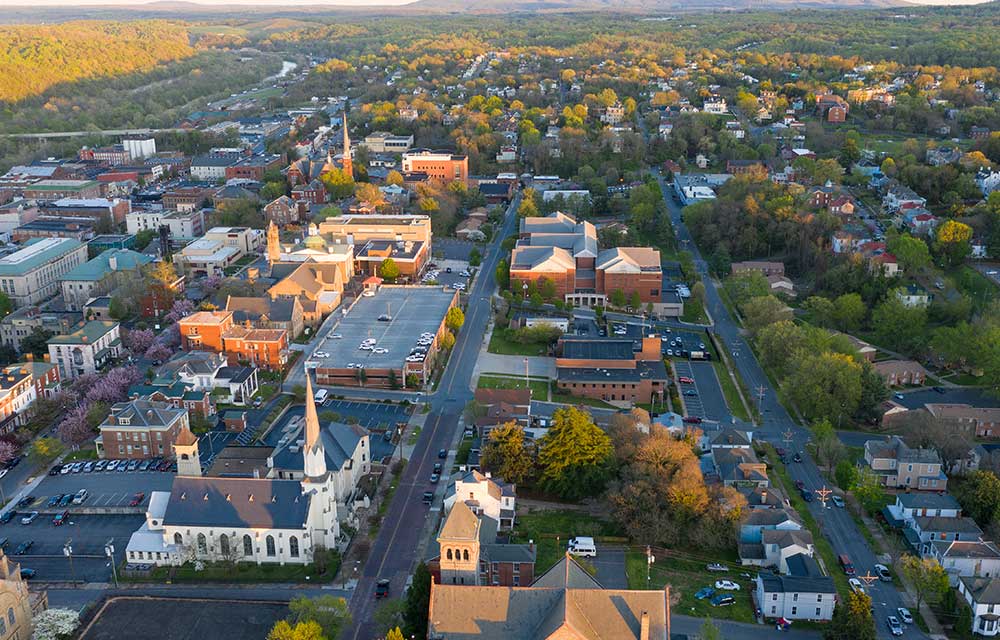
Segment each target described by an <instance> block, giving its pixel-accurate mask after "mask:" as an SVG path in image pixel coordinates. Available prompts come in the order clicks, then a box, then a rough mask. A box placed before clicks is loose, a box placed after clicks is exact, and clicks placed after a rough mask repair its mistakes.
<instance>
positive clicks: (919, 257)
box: [886, 233, 931, 273]
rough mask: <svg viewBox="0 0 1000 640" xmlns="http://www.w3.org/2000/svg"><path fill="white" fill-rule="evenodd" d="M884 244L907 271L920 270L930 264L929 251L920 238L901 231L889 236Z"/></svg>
mask: <svg viewBox="0 0 1000 640" xmlns="http://www.w3.org/2000/svg"><path fill="white" fill-rule="evenodd" d="M886 245H887V246H886V248H887V249H889V251H890V252H891V253H892V255H894V256H896V259H897V260H899V264H900V266H902V267H903V269H904V270H905V271H907V272H910V273H912V272H915V271H920V270H921V269H926V268H927V267H929V266H930V264H931V252H930V250H929V249H928V248H927V243H926V242H924V241H923V240H921V239H920V238H914V237H913V236H911V235H909V234H907V233H903V234H900V235H897V236H895V237H890V238H889V241H888V243H886Z"/></svg>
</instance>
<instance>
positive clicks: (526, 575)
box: [427, 502, 535, 587]
mask: <svg viewBox="0 0 1000 640" xmlns="http://www.w3.org/2000/svg"><path fill="white" fill-rule="evenodd" d="M436 542H437V545H436V548H433V547H432V548H431V550H430V551H429V554H428V555H430V556H431V558H430V560H429V562H428V563H427V565H428V569H429V570H430V573H431V581H432V582H437V583H440V584H453V585H470V586H494V587H519V586H521V585H522V584H524V585H528V584H531V583H532V582H533V581H534V578H535V545H534V543H528V544H516V543H511V542H507V541H506V540H505V539H502V538H498V536H497V521H496V520H494V519H492V518H491V517H489V516H487V515H485V514H482V513H479V514H477V513H475V512H474V511H473V510H472V509H471V508H470V507H469V506H468V505H467V504H466V503H465V502H458V503H456V504H455V505H454V508H453V509H452V510H451V511H450V512H449V513H448V516H447V517H446V518H445V520H444V524H443V525H442V526H441V531H440V532H438V535H437V540H436Z"/></svg>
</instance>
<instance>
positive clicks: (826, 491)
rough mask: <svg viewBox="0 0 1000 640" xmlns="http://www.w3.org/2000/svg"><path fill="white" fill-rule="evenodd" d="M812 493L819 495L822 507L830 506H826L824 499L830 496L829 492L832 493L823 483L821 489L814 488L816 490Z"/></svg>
mask: <svg viewBox="0 0 1000 640" xmlns="http://www.w3.org/2000/svg"><path fill="white" fill-rule="evenodd" d="M813 493H815V494H816V495H818V496H819V501H820V502H822V503H823V508H824V509H829V508H830V507H828V506H826V501H827V500H828V499H829V498H830V494H831V493H833V490H832V489H827V488H826V485H823V488H822V489H816V491H814V492H813Z"/></svg>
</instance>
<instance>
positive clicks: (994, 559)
mask: <svg viewBox="0 0 1000 640" xmlns="http://www.w3.org/2000/svg"><path fill="white" fill-rule="evenodd" d="M930 557H932V558H934V559H936V560H937V561H938V563H939V564H940V565H941V566H942V567H944V570H945V571H946V572H947V573H948V580H949V581H950V582H951V584H952V586H954V585H956V584H957V583H958V579H959V578H967V577H972V576H978V577H981V578H990V577H994V578H995V577H998V576H1000V549H997V547H996V545H995V544H993V543H992V542H982V541H978V540H977V541H969V542H963V541H958V540H944V541H940V542H934V543H933V544H932V545H931V549H930Z"/></svg>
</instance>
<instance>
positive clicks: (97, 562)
mask: <svg viewBox="0 0 1000 640" xmlns="http://www.w3.org/2000/svg"><path fill="white" fill-rule="evenodd" d="M144 521H145V517H144V516H143V515H72V514H71V515H70V518H69V520H67V521H66V523H65V524H63V525H62V526H55V525H53V524H52V516H50V515H41V516H39V517H38V518H37V519H36V520H35V521H34V522H32V523H31V524H30V525H22V524H21V522H20V517H17V518H14V519H13V520H11V521H10V522H8V523H7V524H5V525H3V526H0V537H2V538H6V540H7V545H6V551H7V554H8V555H10V556H11V557H13V558H14V559H15V560H17V561H18V562H20V563H21V568H22V569H25V568H27V569H34V570H35V571H37V572H38V573H37V575H36V577H35V580H41V581H63V580H86V581H90V582H110V580H111V567H110V566H109V565H108V560H107V558H106V557H105V554H104V545H105V543H106V542H107V541H108V540H114V545H115V555H116V556H117V559H118V560H119V561H120V560H121V559H122V554H123V553H124V552H125V546H126V545H127V544H128V540H129V538H130V537H131V536H132V534H133V533H134V532H135V530H136V529H138V528H139V527H140V526H141V525H142V523H143V522H144ZM27 541H31V543H32V545H31V548H30V549H29V550H28V551H27V552H26V553H23V554H16V553H15V551H16V550H17V547H18V545H20V544H22V543H23V542H27ZM67 541H71V542H70V546H71V547H72V549H73V561H72V565H71V564H70V561H69V559H68V558H67V557H66V556H65V555H64V553H63V548H64V547H65V545H66V543H67Z"/></svg>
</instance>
